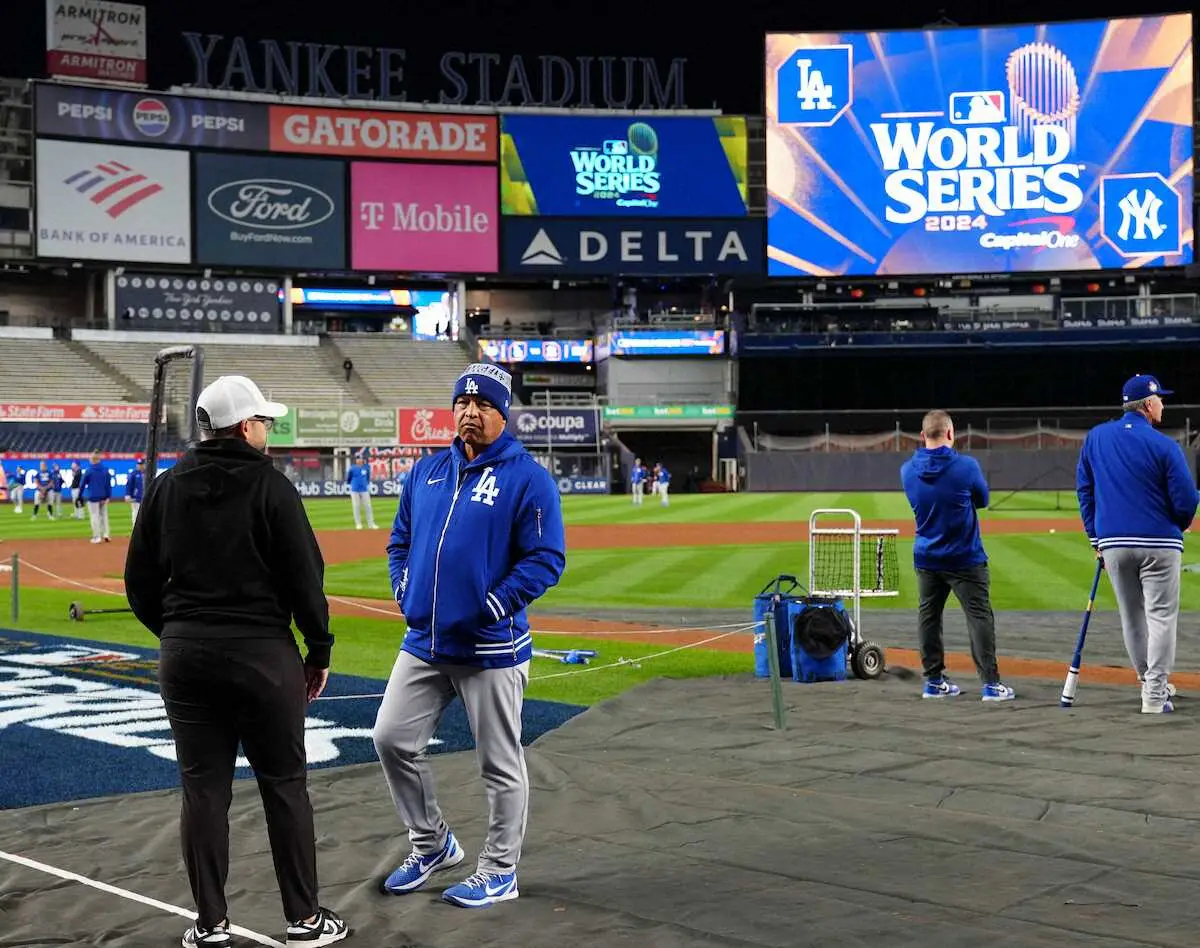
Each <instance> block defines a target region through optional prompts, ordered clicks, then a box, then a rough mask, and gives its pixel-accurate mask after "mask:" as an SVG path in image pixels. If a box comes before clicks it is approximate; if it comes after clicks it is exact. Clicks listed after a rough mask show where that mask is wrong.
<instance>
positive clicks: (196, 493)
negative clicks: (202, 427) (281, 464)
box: [173, 438, 272, 506]
mask: <svg viewBox="0 0 1200 948" xmlns="http://www.w3.org/2000/svg"><path fill="white" fill-rule="evenodd" d="M271 466H272V464H271V459H270V458H268V457H267V456H266V455H265V454H263V453H262V452H261V451H259V450H257V449H256V448H253V447H251V446H250V445H249V444H247V443H246V442H245V441H241V440H238V439H235V438H215V439H213V440H211V441H201V442H200V443H199V444H197V445H196V446H195V447H193V448H192V449H191V450H190V451H188V452H187V454H185V455H184V456H183V458H182V459H181V460H180V462H179V463H178V464H177V465H176V466H175V470H174V472H173V473H174V480H175V486H176V489H177V490H179V491H180V492H181V493H182V494H183V496H184V497H185V498H186V500H187V503H188V504H189V505H193V504H194V505H197V506H205V505H207V504H211V503H218V502H220V501H222V500H224V499H225V498H226V497H228V496H229V495H230V494H233V493H237V492H240V491H242V490H244V489H245V487H246V485H247V484H249V483H250V482H252V481H254V480H257V479H258V478H260V477H262V476H263V472H264V470H265V469H266V468H269V467H271Z"/></svg>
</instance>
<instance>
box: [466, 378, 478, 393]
mask: <svg viewBox="0 0 1200 948" xmlns="http://www.w3.org/2000/svg"><path fill="white" fill-rule="evenodd" d="M463 392H464V393H465V394H467V395H478V394H479V383H478V382H476V381H475V380H474V379H467V384H466V385H464V386H463Z"/></svg>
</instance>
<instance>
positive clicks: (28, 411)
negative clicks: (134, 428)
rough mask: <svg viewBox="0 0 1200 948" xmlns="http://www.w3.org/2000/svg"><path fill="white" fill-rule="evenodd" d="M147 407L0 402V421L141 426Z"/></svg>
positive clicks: (135, 405) (138, 405)
mask: <svg viewBox="0 0 1200 948" xmlns="http://www.w3.org/2000/svg"><path fill="white" fill-rule="evenodd" d="M149 420H150V406H149V405H141V404H126V403H123V402H121V403H114V404H105V403H97V402H88V403H82V404H73V403H65V402H0V421H36V422H38V423H41V422H44V421H86V422H125V423H127V424H128V423H136V424H143V425H144V424H145V423H146V422H148V421H149Z"/></svg>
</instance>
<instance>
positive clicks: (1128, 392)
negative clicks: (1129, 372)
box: [1121, 375, 1175, 402]
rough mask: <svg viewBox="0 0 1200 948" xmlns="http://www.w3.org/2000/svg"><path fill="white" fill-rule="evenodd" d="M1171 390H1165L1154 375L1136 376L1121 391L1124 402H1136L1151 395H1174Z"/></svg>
mask: <svg viewBox="0 0 1200 948" xmlns="http://www.w3.org/2000/svg"><path fill="white" fill-rule="evenodd" d="M1174 394H1175V393H1174V392H1172V391H1171V390H1170V389H1169V388H1163V387H1162V383H1161V382H1159V380H1158V379H1156V378H1155V377H1154V376H1153V375H1135V376H1134V377H1133V378H1131V379H1130V380H1129V381H1128V382H1126V383H1125V387H1124V388H1123V389H1121V401H1122V402H1136V401H1140V400H1141V399H1143V398H1149V397H1150V396H1151V395H1174Z"/></svg>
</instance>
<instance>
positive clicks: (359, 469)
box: [346, 451, 379, 530]
mask: <svg viewBox="0 0 1200 948" xmlns="http://www.w3.org/2000/svg"><path fill="white" fill-rule="evenodd" d="M346 483H347V484H349V485H350V506H351V508H352V509H353V511H354V529H355V530H361V529H362V528H363V517H364V515H365V516H366V521H367V525H368V526H369V527H370V528H371V529H372V530H377V529H379V528H378V527H376V526H375V512H374V511H373V510H372V509H371V466H370V465H369V464H368V463H367V459H366V457H364V456H363V453H362V452H361V451H359V452H358V453H357V454H356V455H354V463H353V464H351V465H350V467H349V468H347V470H346Z"/></svg>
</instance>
